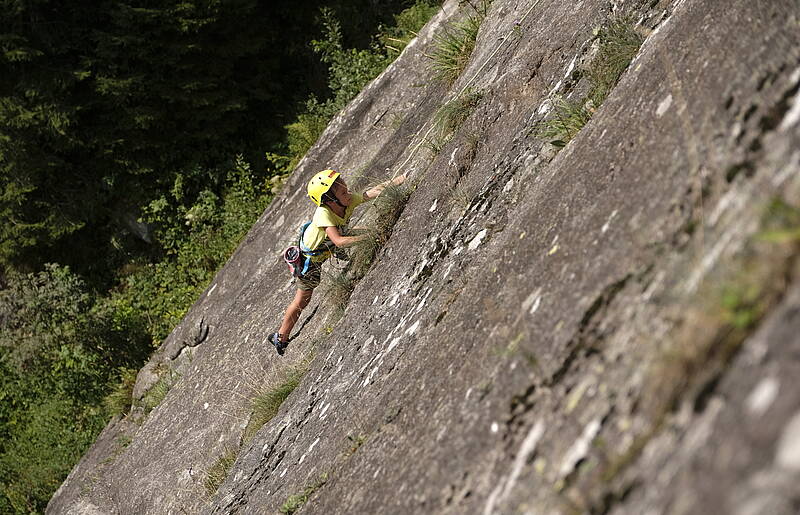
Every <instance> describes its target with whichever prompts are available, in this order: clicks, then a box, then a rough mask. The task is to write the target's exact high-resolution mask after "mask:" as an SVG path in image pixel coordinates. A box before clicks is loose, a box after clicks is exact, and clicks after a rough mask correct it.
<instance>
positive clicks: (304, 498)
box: [281, 474, 328, 515]
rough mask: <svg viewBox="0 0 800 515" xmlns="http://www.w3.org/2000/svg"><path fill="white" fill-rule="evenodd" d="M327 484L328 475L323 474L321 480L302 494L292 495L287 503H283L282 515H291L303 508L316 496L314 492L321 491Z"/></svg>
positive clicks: (309, 486)
mask: <svg viewBox="0 0 800 515" xmlns="http://www.w3.org/2000/svg"><path fill="white" fill-rule="evenodd" d="M327 482H328V474H322V475H320V476H319V479H317V480H316V481H315V482H314V483H312V484H310V485H308V486H307V487H305V489H304V490H303V491H302V492H301V493H299V494H294V495H290V496H289V498H288V499H286V502H285V503H283V506H281V513H283V514H284V515H291V514H292V513H294V512H296V511H297V510H299V509H300V508H302V507H303V505H304V504H305V503H306V502H308V500H309V499H310V498H311V496H312V495H314V492H316V491H317V490H319V489H320V488H321V487H322V485H324V484H325V483H327Z"/></svg>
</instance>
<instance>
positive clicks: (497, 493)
mask: <svg viewBox="0 0 800 515" xmlns="http://www.w3.org/2000/svg"><path fill="white" fill-rule="evenodd" d="M543 434H544V424H543V423H542V422H541V421H539V422H537V423H536V424H535V425H534V426H533V427H532V428H531V430H530V431H529V432H528V436H526V437H525V440H524V441H523V442H522V445H520V448H519V451H518V452H517V456H516V458H514V465H513V466H512V467H511V473H510V474H509V476H508V479H507V480H506V481H505V483H499V484H498V485H497V487H496V488H495V489H494V490H493V491H492V493H491V494H490V495H489V499H488V500H487V501H486V506H484V509H483V513H484V515H492V514H494V513H495V510H494V507H495V505H496V504H497V502H498V501H502V500H503V499H504V498H505V497H507V496H508V494H509V493H510V492H511V489H512V488H513V487H514V484H516V482H517V480H518V479H519V476H520V474H521V473H522V468H523V467H524V466H525V464H526V463H527V462H528V458H529V457H530V456H531V454H532V453H533V452H534V451H535V450H536V446H537V445H538V444H539V440H541V438H542V435H543Z"/></svg>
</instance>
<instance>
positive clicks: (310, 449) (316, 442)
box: [308, 404, 330, 452]
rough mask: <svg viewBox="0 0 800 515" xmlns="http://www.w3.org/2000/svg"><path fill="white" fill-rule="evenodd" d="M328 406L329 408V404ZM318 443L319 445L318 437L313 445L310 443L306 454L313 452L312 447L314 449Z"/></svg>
mask: <svg viewBox="0 0 800 515" xmlns="http://www.w3.org/2000/svg"><path fill="white" fill-rule="evenodd" d="M328 406H330V404H328ZM318 443H319V437H317V439H316V440H314V443H312V444H311V446H310V447H309V448H308V452H311V451H313V450H314V447H316V446H317V444H318Z"/></svg>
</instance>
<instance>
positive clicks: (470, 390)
mask: <svg viewBox="0 0 800 515" xmlns="http://www.w3.org/2000/svg"><path fill="white" fill-rule="evenodd" d="M470 395H472V388H469V389H468V390H467V394H466V395H465V396H464V400H469V396H470Z"/></svg>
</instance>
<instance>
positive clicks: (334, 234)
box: [325, 225, 364, 247]
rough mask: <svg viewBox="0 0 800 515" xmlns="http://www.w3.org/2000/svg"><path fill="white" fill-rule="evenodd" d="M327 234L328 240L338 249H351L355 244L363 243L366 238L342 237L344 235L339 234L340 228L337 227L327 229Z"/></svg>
mask: <svg viewBox="0 0 800 515" xmlns="http://www.w3.org/2000/svg"><path fill="white" fill-rule="evenodd" d="M325 234H327V235H328V239H329V240H331V242H333V244H334V245H336V246H337V247H349V246H350V245H352V244H353V243H356V242H357V241H361V240H363V239H364V236H363V235H362V236H342V233H340V232H339V228H338V227H336V226H335V225H333V226H330V227H326V228H325Z"/></svg>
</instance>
